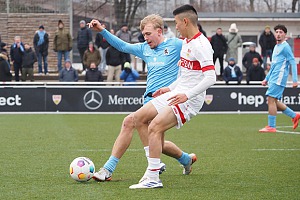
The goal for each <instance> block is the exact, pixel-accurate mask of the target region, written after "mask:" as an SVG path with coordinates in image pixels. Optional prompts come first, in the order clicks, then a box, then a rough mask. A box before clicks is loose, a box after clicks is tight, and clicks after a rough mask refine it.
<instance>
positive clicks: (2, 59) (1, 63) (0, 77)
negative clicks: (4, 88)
mask: <svg viewBox="0 0 300 200" xmlns="http://www.w3.org/2000/svg"><path fill="white" fill-rule="evenodd" d="M11 79H12V75H11V73H10V65H9V62H8V56H7V52H0V81H2V82H9V81H11Z"/></svg>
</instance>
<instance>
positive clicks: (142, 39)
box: [138, 32, 146, 74]
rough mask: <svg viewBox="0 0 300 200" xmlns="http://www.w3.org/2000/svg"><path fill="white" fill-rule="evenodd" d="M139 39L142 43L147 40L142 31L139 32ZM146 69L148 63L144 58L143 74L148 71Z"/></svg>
mask: <svg viewBox="0 0 300 200" xmlns="http://www.w3.org/2000/svg"><path fill="white" fill-rule="evenodd" d="M138 40H139V42H141V43H144V42H145V41H146V40H145V38H144V36H143V33H142V32H140V33H139V36H138ZM145 69H146V63H145V61H144V60H142V74H145V73H146V71H145Z"/></svg>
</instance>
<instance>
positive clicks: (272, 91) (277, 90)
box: [266, 83, 285, 100]
mask: <svg viewBox="0 0 300 200" xmlns="http://www.w3.org/2000/svg"><path fill="white" fill-rule="evenodd" d="M284 89H285V87H283V86H280V85H276V84H274V83H273V84H271V85H269V88H268V90H267V92H266V96H270V97H273V98H275V99H278V100H280V99H281V98H282V94H283V91H284Z"/></svg>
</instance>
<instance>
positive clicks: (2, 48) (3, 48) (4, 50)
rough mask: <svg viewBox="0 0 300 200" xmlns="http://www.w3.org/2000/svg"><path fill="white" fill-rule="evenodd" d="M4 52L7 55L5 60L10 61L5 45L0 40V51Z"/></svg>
mask: <svg viewBox="0 0 300 200" xmlns="http://www.w3.org/2000/svg"><path fill="white" fill-rule="evenodd" d="M2 52H4V53H5V55H6V56H7V59H8V60H7V61H8V63H10V59H9V55H8V50H7V45H6V43H4V42H0V53H2Z"/></svg>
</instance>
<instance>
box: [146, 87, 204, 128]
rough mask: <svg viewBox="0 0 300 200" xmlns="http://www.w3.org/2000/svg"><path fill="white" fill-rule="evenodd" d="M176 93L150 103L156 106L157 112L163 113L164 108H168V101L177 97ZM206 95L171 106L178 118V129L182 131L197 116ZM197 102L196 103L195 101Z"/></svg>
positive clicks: (164, 95) (161, 96)
mask: <svg viewBox="0 0 300 200" xmlns="http://www.w3.org/2000/svg"><path fill="white" fill-rule="evenodd" d="M175 94H176V93H173V92H167V93H164V94H162V95H160V96H158V97H156V98H154V99H152V100H151V101H150V102H151V103H152V104H153V105H154V107H155V109H156V110H157V112H158V113H159V112H161V111H162V109H163V108H165V107H167V106H168V104H169V102H170V101H167V99H169V98H170V97H172V96H175ZM204 97H205V93H202V94H201V95H199V96H197V97H196V98H193V99H192V100H187V101H186V102H184V103H181V104H177V105H175V106H171V107H172V110H173V113H174V114H175V116H176V118H177V125H176V128H177V129H180V128H181V127H182V126H183V124H184V123H185V122H188V121H190V120H191V118H192V117H194V116H196V115H197V114H198V113H199V111H200V109H201V108H202V106H203V103H204ZM195 100H196V101H195Z"/></svg>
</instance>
